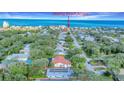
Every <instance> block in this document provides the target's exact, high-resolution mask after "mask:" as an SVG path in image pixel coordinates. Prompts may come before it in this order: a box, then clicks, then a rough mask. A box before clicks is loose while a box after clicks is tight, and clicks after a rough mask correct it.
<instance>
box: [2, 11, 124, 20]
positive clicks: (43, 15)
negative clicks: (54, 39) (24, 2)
mask: <svg viewBox="0 0 124 93" xmlns="http://www.w3.org/2000/svg"><path fill="white" fill-rule="evenodd" d="M59 13H60V15H57V14H56V13H55V12H0V19H50V20H67V15H63V14H64V13H66V14H68V13H67V12H59ZM73 13H74V12H73ZM80 13H82V14H83V13H84V12H80ZM70 14H71V13H69V15H70ZM74 14H75V13H74ZM70 19H71V20H124V12H85V15H80V16H77V15H73V16H70Z"/></svg>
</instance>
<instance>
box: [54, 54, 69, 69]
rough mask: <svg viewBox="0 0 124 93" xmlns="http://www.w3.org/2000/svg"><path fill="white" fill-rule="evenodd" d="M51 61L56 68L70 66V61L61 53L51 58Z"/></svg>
mask: <svg viewBox="0 0 124 93" xmlns="http://www.w3.org/2000/svg"><path fill="white" fill-rule="evenodd" d="M52 63H53V64H54V67H56V68H70V67H71V62H70V61H69V60H67V59H65V58H64V56H63V55H57V56H56V57H55V58H53V60H52Z"/></svg>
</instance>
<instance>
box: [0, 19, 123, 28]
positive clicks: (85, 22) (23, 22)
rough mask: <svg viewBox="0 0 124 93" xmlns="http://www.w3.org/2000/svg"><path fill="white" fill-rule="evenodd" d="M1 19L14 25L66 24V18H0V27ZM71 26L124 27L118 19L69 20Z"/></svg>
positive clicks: (0, 24)
mask: <svg viewBox="0 0 124 93" xmlns="http://www.w3.org/2000/svg"><path fill="white" fill-rule="evenodd" d="M3 21H8V22H9V24H10V25H14V26H51V25H52V26H58V25H66V26H67V20H39V19H0V27H2V24H3ZM70 26H71V27H120V28H124V21H119V20H116V21H115V20H111V21H110V20H109V21H108V20H107V21H106V20H103V21H102V20H70Z"/></svg>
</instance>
